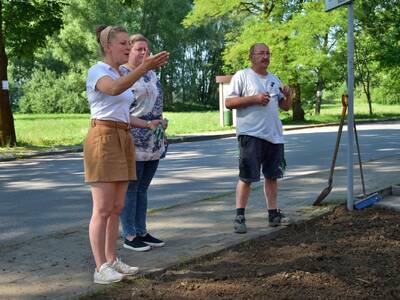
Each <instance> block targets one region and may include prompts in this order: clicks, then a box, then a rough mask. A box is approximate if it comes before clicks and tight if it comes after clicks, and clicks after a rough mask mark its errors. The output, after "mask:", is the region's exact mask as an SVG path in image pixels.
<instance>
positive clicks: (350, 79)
mask: <svg viewBox="0 0 400 300" xmlns="http://www.w3.org/2000/svg"><path fill="white" fill-rule="evenodd" d="M353 20H354V6H353V1H351V2H350V3H349V5H348V27H347V92H348V95H349V99H348V114H347V137H348V153H347V154H348V155H347V209H348V210H349V211H352V210H353V202H354V198H353V197H354V196H353V155H354V143H353V141H354V134H353V133H354V131H353V128H354V127H353V126H354V125H353V123H354V27H353V26H354V25H353V23H354V22H353Z"/></svg>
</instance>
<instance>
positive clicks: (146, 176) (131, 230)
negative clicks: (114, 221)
mask: <svg viewBox="0 0 400 300" xmlns="http://www.w3.org/2000/svg"><path fill="white" fill-rule="evenodd" d="M158 163H159V160H150V161H137V162H136V177H137V179H136V180H133V181H129V185H128V191H127V193H126V197H125V206H124V209H123V210H122V212H121V216H120V219H121V224H122V230H123V232H124V236H128V235H132V236H134V235H141V236H144V235H146V233H147V230H146V214H147V189H148V188H149V185H150V183H151V180H152V179H153V177H154V174H155V173H156V170H157V167H158Z"/></svg>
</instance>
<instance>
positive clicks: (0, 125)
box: [0, 1, 17, 147]
mask: <svg viewBox="0 0 400 300" xmlns="http://www.w3.org/2000/svg"><path fill="white" fill-rule="evenodd" d="M2 8H3V7H2V1H0V147H4V146H15V145H16V144H17V141H16V137H15V128H14V118H13V115H12V110H11V104H10V101H9V93H8V88H5V89H3V87H5V85H6V83H7V84H8V81H7V66H8V60H7V55H6V49H5V36H4V34H3V26H2V25H3V18H2V12H3V10H2Z"/></svg>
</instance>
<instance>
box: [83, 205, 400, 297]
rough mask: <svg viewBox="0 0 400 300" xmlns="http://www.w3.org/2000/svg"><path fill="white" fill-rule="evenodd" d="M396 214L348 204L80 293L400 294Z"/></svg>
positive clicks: (398, 221) (399, 228)
mask: <svg viewBox="0 0 400 300" xmlns="http://www.w3.org/2000/svg"><path fill="white" fill-rule="evenodd" d="M399 282H400V213H398V212H394V211H391V210H387V209H383V208H377V207H372V208H369V209H365V210H362V211H354V212H347V210H346V208H345V207H339V208H337V209H336V210H335V211H334V212H333V213H331V214H329V215H326V216H324V217H322V218H319V219H317V220H312V221H309V222H306V223H304V224H300V225H293V226H289V227H288V228H286V229H285V230H283V231H281V232H280V234H279V235H278V236H277V237H275V238H273V239H269V238H268V237H267V236H266V237H261V238H258V239H257V240H254V241H251V242H249V243H246V244H243V245H240V246H238V247H235V248H234V249H231V250H227V251H224V252H221V253H220V254H219V255H218V256H216V257H213V258H212V259H203V260H199V261H198V262H196V263H193V264H189V265H186V266H184V267H180V268H177V269H175V270H169V271H167V272H166V273H165V274H163V275H162V276H160V277H158V278H155V279H136V280H134V281H133V282H129V283H123V284H119V285H117V286H114V287H113V288H111V289H106V291H104V292H101V293H97V294H96V295H92V296H90V297H89V296H88V297H84V298H82V299H210V300H211V299H399V298H400V287H399Z"/></svg>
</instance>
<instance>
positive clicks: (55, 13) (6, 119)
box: [0, 0, 64, 146]
mask: <svg viewBox="0 0 400 300" xmlns="http://www.w3.org/2000/svg"><path fill="white" fill-rule="evenodd" d="M63 6H64V3H63V2H62V1H56V0H54V1H45V0H32V1H17V0H15V1H13V0H1V1H0V81H2V82H3V81H7V80H8V76H7V68H8V56H11V57H13V56H16V57H25V58H31V57H32V55H33V53H34V51H35V50H36V49H37V48H39V47H42V46H44V45H45V42H46V39H45V37H46V36H48V35H50V34H52V33H53V32H55V31H57V30H59V29H60V28H61V26H62V21H61V15H62V8H63ZM6 49H7V52H6ZM5 145H10V146H15V145H16V137H15V128H14V119H13V115H12V110H11V106H10V101H9V93H8V90H3V89H1V90H0V146H5Z"/></svg>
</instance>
